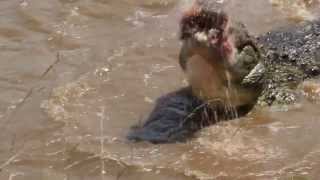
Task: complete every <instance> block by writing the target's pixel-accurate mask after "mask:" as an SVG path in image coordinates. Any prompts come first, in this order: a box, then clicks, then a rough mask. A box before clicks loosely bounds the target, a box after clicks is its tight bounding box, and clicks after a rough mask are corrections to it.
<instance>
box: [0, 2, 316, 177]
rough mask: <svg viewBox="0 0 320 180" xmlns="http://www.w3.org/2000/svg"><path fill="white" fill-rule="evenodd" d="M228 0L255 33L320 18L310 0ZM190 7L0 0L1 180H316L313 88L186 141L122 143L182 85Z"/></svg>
mask: <svg viewBox="0 0 320 180" xmlns="http://www.w3.org/2000/svg"><path fill="white" fill-rule="evenodd" d="M219 2H221V1H218V3H219ZM225 3H227V5H226V9H227V11H228V12H229V13H230V14H231V15H232V17H234V18H237V19H238V20H241V21H243V22H244V23H245V24H246V25H247V26H248V28H249V30H250V32H251V33H252V34H255V35H259V34H262V33H265V32H267V31H269V30H271V29H276V28H277V27H280V26H285V25H288V24H292V23H298V22H300V21H303V20H312V19H315V18H317V17H319V14H317V13H318V12H319V11H320V8H319V1H312V0H309V1H308V0H304V1H302V0H301V1H299V0H297V1H292V0H270V1H267V0H228V1H226V2H225ZM190 4H191V1H190V0H0V180H22V179H23V180H87V179H90V180H120V179H121V180H150V179H153V180H164V179H166V180H211V179H216V180H278V179H279V180H318V179H320V138H319V136H320V131H319V128H320V111H319V108H320V103H319V102H320V101H319V100H320V88H319V86H318V84H319V82H317V81H313V82H308V83H307V84H306V85H305V86H304V87H302V88H301V91H304V93H305V96H306V99H305V100H304V101H302V102H300V103H299V104H297V105H295V106H293V107H288V108H286V109H281V110H279V109H264V110H260V109H257V110H255V111H253V112H252V113H250V114H249V115H248V116H246V117H243V118H240V119H237V120H234V121H228V122H222V123H218V124H217V125H214V126H211V127H209V128H206V129H203V130H201V131H200V132H199V133H198V134H197V135H196V137H195V138H193V139H191V140H189V141H188V142H186V143H177V144H163V145H153V144H148V143H131V142H128V141H127V140H126V138H125V136H126V134H127V132H128V130H129V128H130V127H131V126H132V125H134V124H136V123H139V122H141V121H142V120H143V119H144V118H146V115H147V114H148V112H149V111H150V109H151V108H152V106H153V103H154V101H155V99H156V98H157V97H159V96H161V95H162V94H165V93H167V92H170V91H173V90H175V89H178V88H179V87H182V86H185V84H186V83H185V82H186V81H185V79H184V75H183V73H182V72H181V70H180V68H179V66H178V63H177V58H178V52H179V47H180V44H179V40H178V34H177V32H178V21H179V18H180V17H181V12H182V11H183V10H184V9H185V8H187V7H188V6H190ZM310 88H311V90H310Z"/></svg>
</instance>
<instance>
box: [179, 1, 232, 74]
mask: <svg viewBox="0 0 320 180" xmlns="http://www.w3.org/2000/svg"><path fill="white" fill-rule="evenodd" d="M228 24H229V18H228V16H227V15H226V14H225V13H224V12H214V11H209V10H206V9H204V8H201V7H200V6H199V5H197V4H195V5H193V6H192V7H191V9H190V10H188V11H186V12H185V13H184V15H183V17H182V19H181V22H180V39H181V40H182V41H183V47H182V49H181V53H180V66H181V67H182V69H183V70H186V63H187V59H188V58H189V57H191V56H192V55H194V54H198V55H200V56H203V58H205V59H207V60H208V61H215V63H227V64H229V63H231V62H228V61H229V60H230V59H231V55H232V54H233V51H234V48H233V44H232V42H231V38H230V35H229V25H228ZM218 61H220V62H218Z"/></svg>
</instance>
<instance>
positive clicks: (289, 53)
mask: <svg viewBox="0 0 320 180" xmlns="http://www.w3.org/2000/svg"><path fill="white" fill-rule="evenodd" d="M181 40H182V42H183V45H182V48H181V52H180V61H179V62H180V66H181V67H182V69H183V70H184V71H185V72H186V74H187V77H188V80H189V84H190V86H189V87H186V88H183V89H180V90H177V91H175V92H172V93H169V94H167V95H164V96H162V97H160V98H159V99H158V100H157V102H156V105H155V107H154V109H153V111H152V112H151V114H150V115H149V117H148V119H147V120H146V122H145V123H144V124H143V125H142V126H137V127H134V128H133V129H132V131H131V132H130V133H129V135H128V139H129V140H135V141H141V140H144V141H149V142H152V143H167V142H178V141H185V140H186V139H187V138H188V137H190V136H192V135H193V134H194V133H195V132H196V131H198V130H200V129H201V128H203V127H206V126H209V125H212V124H214V123H216V122H218V121H222V120H229V119H234V118H237V117H239V116H243V115H245V114H247V113H248V112H249V111H250V110H251V109H252V107H253V106H254V105H255V104H257V103H258V104H260V105H273V104H288V103H292V102H293V101H294V100H296V97H297V96H296V93H295V92H294V89H295V88H296V87H297V86H298V84H299V83H301V82H302V81H303V80H304V79H308V78H312V77H315V76H317V75H319V74H320V68H319V67H320V63H319V61H320V59H319V58H320V57H319V49H320V43H319V42H320V21H314V22H306V23H304V24H302V25H296V26H293V27H290V28H286V29H284V28H283V29H280V30H278V31H273V32H269V33H266V34H265V35H262V36H260V37H258V38H253V37H252V36H250V35H249V34H248V32H247V31H246V29H245V27H244V26H243V25H242V24H241V23H236V22H230V21H229V19H228V17H227V16H226V14H224V13H223V12H220V13H217V12H213V11H211V10H208V9H206V8H203V7H201V8H200V7H198V6H196V7H195V6H193V8H191V10H189V11H187V12H186V13H185V16H184V17H183V18H182V20H181ZM193 59H195V60H193ZM199 59H200V60H199ZM198 62H201V63H202V65H200V66H199V67H198V69H199V68H200V70H197V68H195V66H197V63H198ZM201 63H200V64H201ZM206 68H207V69H206ZM202 71H205V72H206V73H204V74H205V75H203V72H202ZM208 72H209V73H208ZM233 92H235V93H233Z"/></svg>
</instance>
